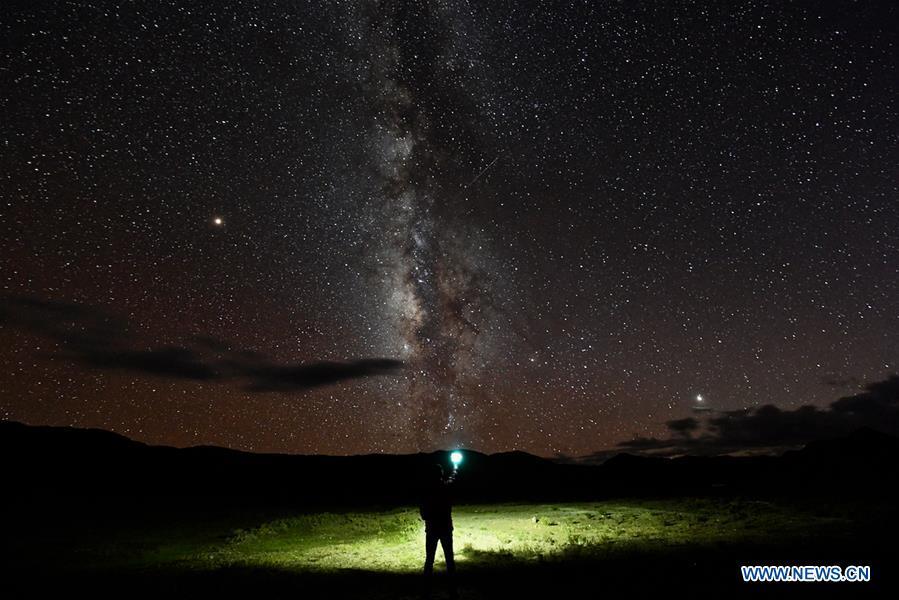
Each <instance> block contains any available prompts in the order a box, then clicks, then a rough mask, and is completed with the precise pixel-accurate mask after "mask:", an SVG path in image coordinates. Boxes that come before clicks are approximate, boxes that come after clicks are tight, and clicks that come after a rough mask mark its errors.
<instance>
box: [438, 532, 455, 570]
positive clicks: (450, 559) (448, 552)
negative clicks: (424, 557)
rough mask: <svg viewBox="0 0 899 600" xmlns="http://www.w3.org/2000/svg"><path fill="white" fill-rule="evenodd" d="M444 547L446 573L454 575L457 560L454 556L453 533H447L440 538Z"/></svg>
mask: <svg viewBox="0 0 899 600" xmlns="http://www.w3.org/2000/svg"><path fill="white" fill-rule="evenodd" d="M440 545H441V546H442V547H443V558H444V559H446V572H447V573H449V574H450V575H452V574H453V573H454V572H455V571H456V560H455V557H454V556H453V532H452V531H447V532H446V533H444V534H442V535H441V536H440Z"/></svg>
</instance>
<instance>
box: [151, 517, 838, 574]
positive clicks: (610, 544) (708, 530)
mask: <svg viewBox="0 0 899 600" xmlns="http://www.w3.org/2000/svg"><path fill="white" fill-rule="evenodd" d="M454 522H455V532H454V543H455V548H456V558H457V560H458V561H460V562H465V561H477V562H479V563H484V562H503V561H547V560H556V559H558V560H570V559H572V558H588V559H589V558H592V557H597V558H598V557H602V556H609V555H614V554H616V553H621V552H630V551H643V550H649V549H651V550H658V549H660V548H661V549H664V548H677V547H689V546H700V545H704V546H708V545H715V544H732V543H743V542H756V541H764V540H766V539H769V538H770V537H772V536H779V537H780V538H783V537H785V536H793V537H803V536H805V535H808V534H810V533H812V532H813V531H814V530H815V528H817V527H819V526H821V525H822V524H827V525H829V526H834V525H838V524H839V523H846V522H847V521H845V520H841V519H834V518H832V517H823V516H815V515H811V514H805V513H798V512H796V511H793V510H788V509H785V508H781V507H778V506H775V505H773V504H769V503H762V502H749V501H732V502H731V501H714V500H689V501H684V500H679V501H658V502H628V503H612V502H603V503H590V504H540V505H534V504H516V505H481V506H459V507H456V509H455V510H454ZM423 545H424V526H423V523H422V522H421V521H420V520H419V518H418V513H417V510H415V509H412V508H408V509H401V510H395V511H390V512H368V513H366V512H356V513H317V514H304V515H298V516H296V517H290V518H284V519H278V520H275V521H270V522H266V523H263V524H261V525H259V526H258V527H255V528H250V529H240V530H235V531H232V532H231V533H230V534H229V535H228V537H227V539H225V540H224V541H223V542H221V543H218V544H214V545H211V546H207V547H203V548H202V549H200V551H199V552H189V553H188V554H187V555H184V556H181V557H180V559H179V562H181V564H182V565H185V566H189V567H190V568H199V569H218V568H222V567H229V566H241V567H267V568H268V567H273V568H278V569H289V570H298V571H335V570H342V569H352V570H366V571H391V572H413V571H418V570H419V569H420V568H421V563H422V558H423ZM147 558H149V557H147ZM437 560H438V564H439V563H442V554H441V552H440V551H439V550H438V559H437Z"/></svg>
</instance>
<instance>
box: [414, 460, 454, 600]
mask: <svg viewBox="0 0 899 600" xmlns="http://www.w3.org/2000/svg"><path fill="white" fill-rule="evenodd" d="M455 477H456V472H455V470H453V472H452V473H451V474H450V476H449V477H447V478H446V479H444V477H443V468H442V467H441V466H440V465H433V466H432V467H431V470H430V471H429V473H428V477H427V479H426V481H425V485H424V489H423V490H422V498H421V503H420V505H419V514H420V515H421V518H422V519H424V522H425V569H424V574H425V596H426V597H427V596H428V595H430V592H431V579H432V578H433V575H432V573H433V571H434V555H435V554H436V553H437V542H440V545H441V547H442V548H443V557H444V559H445V560H446V572H447V575H448V576H449V583H450V593H451V595H452V597H453V598H455V597H456V577H455V572H456V563H455V560H454V559H453V514H452V513H453V503H452V496H451V493H452V487H453V485H452V484H453V483H454V481H455Z"/></svg>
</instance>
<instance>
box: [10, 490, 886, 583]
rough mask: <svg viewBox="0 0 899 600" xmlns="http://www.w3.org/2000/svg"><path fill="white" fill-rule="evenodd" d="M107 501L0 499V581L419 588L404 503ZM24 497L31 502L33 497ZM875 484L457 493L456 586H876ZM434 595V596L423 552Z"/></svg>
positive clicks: (879, 524) (417, 533)
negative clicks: (672, 492) (791, 575)
mask: <svg viewBox="0 0 899 600" xmlns="http://www.w3.org/2000/svg"><path fill="white" fill-rule="evenodd" d="M163 506H164V504H160V505H159V506H157V507H156V509H155V510H151V509H148V508H146V507H145V508H142V509H139V510H136V511H131V510H129V509H127V508H123V507H122V506H121V505H119V506H118V507H117V508H113V507H112V505H110V506H108V507H106V508H103V506H102V505H100V504H97V505H94V506H84V507H80V508H79V509H78V510H65V508H61V509H59V510H57V511H50V510H49V509H48V508H41V509H38V508H37V507H35V506H31V507H20V508H19V509H18V511H17V512H18V514H10V513H7V515H6V516H7V523H6V527H5V530H6V533H7V534H8V535H7V537H6V541H5V543H4V557H3V558H4V561H3V562H4V566H5V568H4V570H5V572H6V574H5V576H4V579H5V582H4V586H3V587H4V588H5V589H6V590H7V591H8V592H9V594H8V595H7V594H4V596H6V597H31V596H36V595H38V594H40V595H44V594H46V593H54V594H57V595H58V597H71V596H74V595H75V594H78V595H80V594H81V593H88V594H91V595H103V596H118V597H216V596H226V597H234V596H243V597H250V598H287V597H291V598H418V597H421V589H422V576H421V574H420V572H419V570H420V564H421V560H422V553H423V549H422V542H423V534H422V531H421V527H420V523H419V522H418V521H417V516H416V515H415V512H414V509H412V508H411V507H406V508H387V509H383V510H361V511H360V510H355V511H352V512H349V511H337V512H321V511H319V512H314V513H313V512H308V511H304V512H299V511H291V510H286V509H281V510H272V509H266V510H260V509H258V508H256V509H249V508H243V509H234V508H231V509H223V508H214V509H213V508H208V509H204V508H203V507H202V506H194V507H193V508H191V509H189V510H184V509H183V507H181V508H178V509H173V508H172V507H171V506H169V508H163ZM38 511H39V512H38ZM894 512H895V509H894V506H893V505H892V503H889V502H878V501H874V500H865V501H860V500H852V499H845V498H844V499H836V500H835V499H831V500H823V499H822V500H816V499H807V498H806V499H803V500H789V499H770V498H768V499H754V498H745V497H743V498H714V497H706V498H669V499H642V500H637V499H620V500H614V499H613V500H604V501H602V502H594V503H558V504H546V503H544V504H488V505H485V504H481V505H466V506H459V507H457V509H456V532H455V541H456V554H457V560H458V563H457V565H458V566H457V568H458V579H457V581H458V586H459V592H460V597H462V598H479V599H480V598H616V597H627V598H643V597H650V596H657V595H660V596H670V595H672V594H675V593H677V594H678V595H680V594H689V595H690V596H697V595H699V596H702V597H709V596H716V597H733V596H747V595H752V596H758V595H759V594H762V595H767V596H769V597H795V596H800V597H819V596H826V597H830V596H842V597H877V596H886V595H892V593H893V592H895V584H896V581H897V577H899V575H897V564H896V558H895V557H896V552H895V551H894V550H893V547H892V546H893V543H894V540H895V539H896V537H895V536H896V533H897V531H896V529H897V526H896V523H895V519H894V517H893V515H894ZM756 564H757V565H769V564H771V565H779V564H786V565H796V564H805V565H839V566H841V567H845V566H847V565H868V566H870V567H871V581H870V582H868V583H776V584H775V583H765V584H763V583H744V582H743V581H742V579H741V576H740V566H741V565H756ZM436 570H437V577H436V581H435V593H434V595H433V597H435V598H442V597H448V595H447V592H446V581H445V573H444V572H443V562H442V556H441V555H440V553H439V552H438V563H437V567H436Z"/></svg>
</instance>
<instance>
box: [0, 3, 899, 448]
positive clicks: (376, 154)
mask: <svg viewBox="0 0 899 600" xmlns="http://www.w3.org/2000/svg"><path fill="white" fill-rule="evenodd" d="M0 33H2V39H3V44H2V52H0V148H2V154H0V161H2V163H0V199H2V205H0V228H2V230H3V240H4V244H3V250H2V254H0V283H2V289H0V294H2V302H3V304H2V309H0V369H2V375H0V418H2V419H10V420H17V421H23V422H26V423H31V424H41V425H70V426H77V427H100V428H104V429H110V430H113V431H116V432H119V433H122V434H124V435H128V436H129V437H132V438H134V439H137V440H141V441H144V442H148V443H154V444H169V445H177V446H184V445H197V444H215V445H223V446H229V447H233V448H239V449H245V450H253V451H266V452H299V453H328V454H351V453H368V452H412V451H419V450H422V451H425V450H432V449H436V448H446V447H450V446H457V445H461V446H465V447H469V448H475V449H478V450H481V451H485V452H498V451H505V450H513V449H518V450H525V451H528V452H533V453H536V454H540V455H544V456H552V455H555V454H565V455H569V456H580V455H586V454H589V453H592V452H595V451H597V450H602V449H607V448H614V447H616V446H617V445H619V444H622V443H626V442H628V441H629V440H634V439H635V438H640V439H643V438H653V437H657V438H664V437H666V436H668V435H669V434H670V433H671V429H672V428H671V425H670V422H672V421H674V422H678V421H677V420H678V419H685V418H693V417H696V418H698V419H702V418H706V417H707V416H708V415H719V416H720V415H727V414H736V412H735V411H740V410H743V409H749V410H750V411H752V410H757V409H758V407H761V406H763V405H766V404H773V405H775V406H777V407H779V408H780V409H781V410H782V411H796V410H797V409H799V407H801V406H803V405H813V406H815V407H818V409H819V410H822V411H823V410H827V407H828V406H829V404H830V403H831V402H833V401H835V400H837V399H838V398H840V397H841V396H847V395H849V394H853V393H857V392H858V391H859V390H861V389H862V386H863V385H864V384H866V383H870V382H874V381H880V380H885V379H886V378H887V377H888V376H889V375H890V374H891V373H895V372H896V371H897V369H899V367H897V360H896V359H897V357H899V335H897V331H899V284H897V282H899V272H897V271H899V236H897V232H899V168H897V166H899V106H897V97H899V94H897V92H899V86H897V82H899V72H897V71H899V69H897V56H899V43H897V42H899V7H897V5H896V4H895V3H894V2H887V1H885V2H841V1H833V2H801V3H792V2H781V1H774V0H772V1H771V2H735V3H724V2H711V1H710V2H598V1H595V2H594V1H588V2H578V3H562V2H545V3H541V4H532V3H529V2H518V1H508V0H501V1H491V2H478V3H467V2H464V1H458V2H454V1H449V0H446V1H443V2H427V1H424V0H422V1H408V2H402V1H396V2H388V1H383V2H375V1H370V2H366V1H361V0H360V1H357V2H350V1H348V2H336V1H323V2H321V3H313V2H308V3H307V2H292V3H279V2H265V3H259V4H253V3H249V2H228V3H220V2H202V3H200V2H183V3H181V2H169V1H160V2H149V3H137V4H124V3H123V4H117V3H98V2H88V1H84V2H81V1H79V2H5V3H4V4H3V6H2V8H0Z"/></svg>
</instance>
